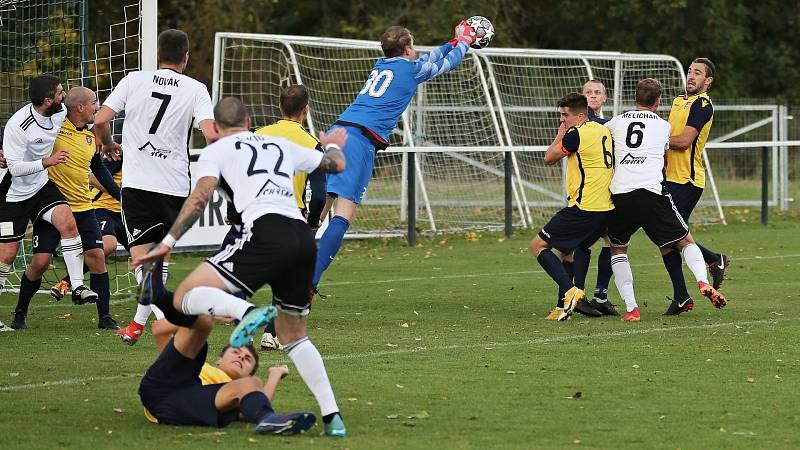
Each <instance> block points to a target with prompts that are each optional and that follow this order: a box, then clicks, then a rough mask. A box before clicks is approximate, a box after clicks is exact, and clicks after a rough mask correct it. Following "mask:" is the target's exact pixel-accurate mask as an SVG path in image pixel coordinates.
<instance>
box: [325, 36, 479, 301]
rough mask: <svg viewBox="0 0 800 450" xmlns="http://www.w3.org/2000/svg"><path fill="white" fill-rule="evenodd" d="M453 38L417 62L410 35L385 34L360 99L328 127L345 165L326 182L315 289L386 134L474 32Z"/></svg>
mask: <svg viewBox="0 0 800 450" xmlns="http://www.w3.org/2000/svg"><path fill="white" fill-rule="evenodd" d="M454 34H455V37H454V38H453V39H452V40H451V41H450V42H447V43H445V44H444V45H442V46H440V47H438V48H436V49H434V50H433V51H431V52H429V53H428V54H426V55H424V56H421V57H419V58H416V51H415V50H414V36H412V35H411V32H410V31H408V29H407V28H404V27H401V26H393V27H390V28H389V29H387V30H386V32H385V33H384V34H383V36H381V49H382V50H383V54H384V56H385V57H384V58H380V59H378V60H377V61H376V62H375V66H373V68H372V72H370V75H369V78H368V79H367V82H366V83H364V87H363V88H362V89H361V91H360V92H359V93H358V96H356V98H355V100H353V103H352V104H350V106H348V107H347V109H346V110H344V112H342V114H341V115H340V116H339V118H338V119H337V120H336V122H334V124H333V127H331V129H332V130H333V129H337V128H341V129H344V130H346V131H347V135H348V140H347V148H345V149H344V152H345V155H347V160H348V163H347V169H345V171H344V172H342V173H340V174H332V175H329V176H328V196H329V198H328V200H327V201H326V207H327V208H329V207H330V205H331V204H332V202H333V199H334V198H335V199H336V215H334V216H333V218H332V219H331V221H330V223H329V224H328V228H327V229H325V233H323V234H322V238H321V239H320V241H319V251H318V252H317V260H316V266H315V268H314V278H313V280H312V284H313V286H314V288H315V289H316V287H317V285H318V284H319V281H320V279H321V278H322V274H323V273H324V272H325V270H327V268H328V266H329V265H330V264H331V262H332V261H333V260H334V258H335V257H336V253H337V252H338V251H339V249H340V248H341V246H342V240H343V239H344V235H345V233H347V229H348V228H350V224H351V223H352V222H353V220H354V219H355V213H356V206H357V205H359V204H360V203H361V200H362V199H363V198H364V195H365V194H366V192H367V185H368V184H369V180H370V178H372V169H373V164H374V161H375V152H376V151H377V150H382V149H385V148H386V147H388V146H389V134H390V133H391V132H392V130H393V129H394V127H395V126H396V125H397V122H398V120H399V119H400V116H401V115H402V114H403V111H405V109H406V107H407V106H408V104H409V102H410V101H411V99H412V98H413V97H414V93H415V92H416V91H417V86H418V85H420V84H422V83H423V82H425V81H428V80H431V79H433V78H435V77H437V76H439V75H442V74H444V73H447V72H449V71H451V70H453V69H455V68H456V67H458V65H459V64H460V63H461V60H462V59H463V58H464V55H466V53H467V52H468V51H469V49H470V45H472V44H473V43H474V42H475V39H476V36H475V31H474V30H473V29H472V27H471V26H470V25H468V24H467V22H466V21H462V22H461V23H460V24H459V25H458V26H456V28H455V32H454ZM324 215H325V211H323V217H324Z"/></svg>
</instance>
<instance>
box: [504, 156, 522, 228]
mask: <svg viewBox="0 0 800 450" xmlns="http://www.w3.org/2000/svg"><path fill="white" fill-rule="evenodd" d="M503 169H504V170H505V176H504V177H503V184H504V185H505V186H504V187H505V193H504V195H503V200H504V202H505V232H506V237H507V238H510V237H511V235H513V234H514V227H513V223H512V221H513V217H514V214H513V211H514V209H513V206H512V203H511V197H513V195H514V194H513V193H512V192H511V176H512V175H511V152H506V154H505V159H504V160H503ZM520 212H521V213H522V214H525V212H524V211H520Z"/></svg>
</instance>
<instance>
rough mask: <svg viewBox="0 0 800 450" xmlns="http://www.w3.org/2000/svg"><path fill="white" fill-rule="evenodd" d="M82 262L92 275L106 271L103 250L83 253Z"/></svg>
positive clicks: (97, 249) (96, 249)
mask: <svg viewBox="0 0 800 450" xmlns="http://www.w3.org/2000/svg"><path fill="white" fill-rule="evenodd" d="M83 260H84V261H85V262H86V265H87V266H88V267H89V270H90V271H91V272H92V273H103V272H105V271H106V257H105V254H104V253H103V250H101V249H99V248H93V249H91V250H88V251H86V252H84V253H83Z"/></svg>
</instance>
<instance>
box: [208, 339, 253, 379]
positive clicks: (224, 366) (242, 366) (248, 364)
mask: <svg viewBox="0 0 800 450" xmlns="http://www.w3.org/2000/svg"><path fill="white" fill-rule="evenodd" d="M217 367H218V368H219V369H220V370H221V371H223V372H225V373H227V374H228V376H229V377H231V378H232V379H234V380H238V379H239V378H244V377H249V376H250V375H253V374H254V373H256V370H258V352H256V349H255V347H253V344H247V345H245V346H244V347H240V348H235V347H231V346H230V345H226V346H225V347H223V348H222V352H220V354H219V359H218V360H217Z"/></svg>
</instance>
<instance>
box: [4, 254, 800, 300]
mask: <svg viewBox="0 0 800 450" xmlns="http://www.w3.org/2000/svg"><path fill="white" fill-rule="evenodd" d="M788 258H800V253H792V254H788V255H772V256H744V257H736V258H735V259H734V260H733V261H734V262H739V261H749V260H754V261H757V260H762V259H788ZM662 265H663V264H662V263H642V264H634V265H633V267H634V268H636V267H652V266H662ZM543 273H544V271H543V270H541V269H538V270H537V269H531V270H520V271H515V272H479V273H463V274H457V275H438V276H437V275H434V276H429V277H410V278H389V279H385V280H359V281H333V282H329V283H322V284H320V286H321V287H328V286H352V285H365V284H388V283H406V282H409V281H433V280H453V279H463V278H483V277H508V276H517V275H534V274H543ZM7 295H8V293H6V296H7ZM132 295H133V294H130V296H128V297H125V298H117V299H112V300H111V301H110V304H111V305H122V304H125V303H130V302H132V301H133V296H132ZM14 298H16V296H14ZM62 301H64V303H60V302H52V301H51V302H50V303H45V304H42V305H39V304H37V305H34V307H35V308H36V309H39V308H52V307H56V306H64V305H69V301H68V300H62ZM11 308H14V305H3V304H0V309H11Z"/></svg>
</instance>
